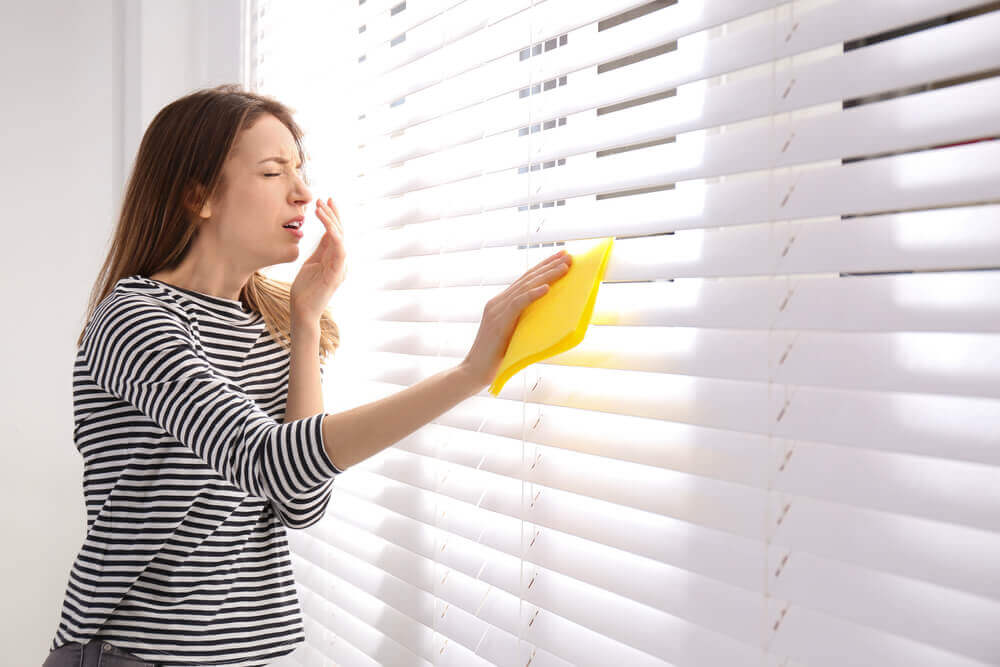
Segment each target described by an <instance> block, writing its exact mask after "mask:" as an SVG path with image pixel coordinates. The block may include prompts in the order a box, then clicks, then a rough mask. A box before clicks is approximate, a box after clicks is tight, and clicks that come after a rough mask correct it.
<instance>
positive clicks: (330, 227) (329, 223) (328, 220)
mask: <svg viewBox="0 0 1000 667" xmlns="http://www.w3.org/2000/svg"><path fill="white" fill-rule="evenodd" d="M316 215H317V216H318V217H319V219H320V221H321V222H322V223H323V224H324V226H326V228H327V231H329V232H330V233H331V234H333V232H334V230H336V231H338V232H340V233H342V230H341V229H340V228H339V227H338V226H337V225H336V224H335V223H334V221H333V216H332V215H331V213H330V211H329V209H326V208H324V206H323V203H322V202H317V203H316Z"/></svg>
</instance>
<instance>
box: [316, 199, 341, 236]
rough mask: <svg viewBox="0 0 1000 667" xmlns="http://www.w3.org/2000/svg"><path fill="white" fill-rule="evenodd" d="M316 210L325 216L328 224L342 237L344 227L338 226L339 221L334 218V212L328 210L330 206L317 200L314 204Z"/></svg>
mask: <svg viewBox="0 0 1000 667" xmlns="http://www.w3.org/2000/svg"><path fill="white" fill-rule="evenodd" d="M316 210H317V211H321V212H322V213H323V215H324V216H326V219H328V220H329V221H330V224H332V225H333V227H334V228H336V229H337V231H338V232H340V234H341V236H343V234H344V227H343V225H341V224H340V219H339V218H338V217H337V216H336V214H335V213H334V211H333V210H332V209H331V208H330V206H329V205H328V204H327V203H326V202H324V201H322V200H318V201H317V202H316Z"/></svg>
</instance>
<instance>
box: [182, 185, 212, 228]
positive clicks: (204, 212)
mask: <svg viewBox="0 0 1000 667" xmlns="http://www.w3.org/2000/svg"><path fill="white" fill-rule="evenodd" d="M204 192H205V188H204V187H202V185H201V184H200V183H192V184H191V185H190V186H189V187H188V189H187V192H186V194H185V197H184V207H185V208H186V209H187V210H188V212H189V213H191V214H194V213H195V210H196V208H197V204H198V199H200V198H201V197H202V196H204ZM197 215H198V217H199V218H202V219H205V218H210V217H212V207H211V204H210V202H209V201H208V200H207V199H206V200H205V204H204V205H203V206H202V207H201V212H200V213H198V214H197Z"/></svg>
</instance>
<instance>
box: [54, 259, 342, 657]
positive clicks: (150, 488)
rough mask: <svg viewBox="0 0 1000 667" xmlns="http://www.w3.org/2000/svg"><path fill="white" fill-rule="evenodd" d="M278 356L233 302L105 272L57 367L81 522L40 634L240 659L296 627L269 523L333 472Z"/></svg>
mask: <svg viewBox="0 0 1000 667" xmlns="http://www.w3.org/2000/svg"><path fill="white" fill-rule="evenodd" d="M317 352H318V351H317ZM289 362H290V355H289V353H288V351H287V350H285V349H283V348H281V347H280V346H279V345H278V344H277V342H276V341H275V340H274V339H273V338H272V337H271V335H270V334H269V333H268V331H267V329H266V328H265V325H264V320H263V317H262V316H261V315H260V314H259V313H257V312H255V311H252V310H250V309H248V308H247V307H246V306H244V305H243V304H242V303H241V302H239V301H236V300H231V299H224V298H220V297H216V296H211V295H207V294H202V293H199V292H193V291H190V290H187V289H182V288H179V287H175V286H172V285H168V284H167V283H164V282H161V281H158V280H154V279H151V278H146V277H142V276H139V275H134V276H131V277H128V278H122V279H121V280H119V281H118V282H117V283H116V284H115V287H114V289H113V291H112V292H111V293H109V294H108V296H107V297H106V298H105V299H104V300H103V301H101V303H100V304H99V305H98V306H97V308H96V309H95V311H94V314H93V316H92V317H91V319H90V321H89V322H88V323H87V326H86V328H85V330H84V338H83V341H82V342H81V344H80V347H79V349H78V351H77V356H76V361H75V364H74V369H73V412H74V424H75V428H74V431H73V438H74V441H75V443H76V448H77V449H78V450H79V452H80V454H81V456H82V457H83V462H84V472H83V496H84V502H85V504H86V510H87V532H86V537H85V539H84V541H83V545H82V546H81V547H80V550H79V552H78V553H77V556H76V560H75V562H74V563H73V566H72V568H71V570H70V573H69V581H68V583H67V586H66V593H65V597H64V602H63V608H62V616H61V620H60V623H59V628H58V630H57V631H56V635H55V638H54V639H53V641H52V644H51V646H50V649H56V648H59V647H60V646H62V645H64V644H66V643H67V642H81V643H86V642H88V641H90V640H92V639H95V638H100V639H103V640H106V641H108V642H110V643H112V644H114V645H116V646H119V647H121V648H123V649H125V650H126V651H129V652H131V653H134V654H135V655H137V656H139V657H140V658H143V659H145V660H149V661H151V662H154V663H156V664H157V665H242V666H245V667H250V666H257V665H266V664H268V663H270V662H272V661H274V660H276V659H277V658H279V657H280V656H283V655H287V654H288V653H291V652H292V651H293V650H295V649H296V648H297V647H298V646H299V645H300V644H301V643H302V642H304V641H305V634H304V628H303V623H302V614H301V610H300V607H299V599H298V595H297V593H296V589H295V581H294V579H293V575H292V567H291V559H290V555H289V550H288V542H287V540H286V535H285V529H286V527H287V528H304V527H306V526H310V525H312V524H314V523H316V522H317V521H319V519H320V518H321V517H322V516H323V514H324V512H325V511H326V507H327V505H328V503H329V501H330V493H331V491H332V486H333V478H334V476H335V475H337V474H339V473H340V472H341V470H339V469H337V468H336V467H335V466H334V465H333V463H332V462H331V461H330V459H329V457H328V456H327V454H326V451H325V450H324V448H323V431H322V420H323V417H324V416H325V413H320V414H317V415H314V416H312V417H307V418H305V419H299V420H296V421H291V422H289V423H287V424H285V423H282V418H283V415H284V412H285V404H286V400H287V396H288V370H289ZM321 374H322V367H321Z"/></svg>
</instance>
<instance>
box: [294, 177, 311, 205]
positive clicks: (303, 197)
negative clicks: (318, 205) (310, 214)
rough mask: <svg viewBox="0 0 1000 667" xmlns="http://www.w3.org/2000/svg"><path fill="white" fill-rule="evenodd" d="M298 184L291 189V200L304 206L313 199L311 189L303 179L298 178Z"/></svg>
mask: <svg viewBox="0 0 1000 667" xmlns="http://www.w3.org/2000/svg"><path fill="white" fill-rule="evenodd" d="M298 183H299V185H298V186H297V187H296V188H295V189H294V190H293V191H292V201H293V202H294V203H295V205H296V206H306V205H307V204H308V203H309V202H311V201H312V200H313V195H312V191H311V190H309V186H308V185H306V184H305V182H304V181H302V180H301V179H298Z"/></svg>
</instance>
